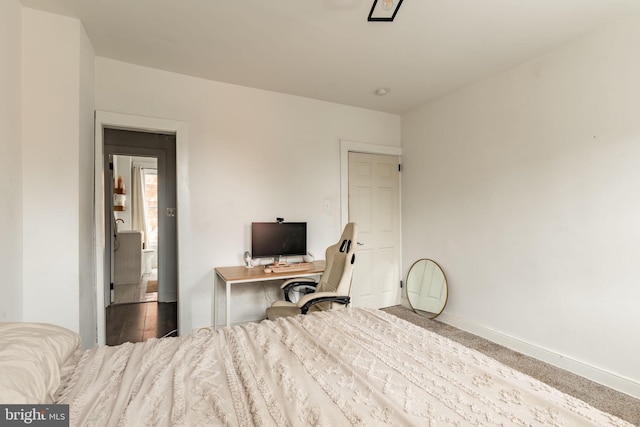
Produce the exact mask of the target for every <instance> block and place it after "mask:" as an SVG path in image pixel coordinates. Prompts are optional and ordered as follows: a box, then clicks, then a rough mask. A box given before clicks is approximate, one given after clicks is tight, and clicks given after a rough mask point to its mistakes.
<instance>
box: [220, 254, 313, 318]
mask: <svg viewBox="0 0 640 427" xmlns="http://www.w3.org/2000/svg"><path fill="white" fill-rule="evenodd" d="M313 265H314V268H312V269H310V270H301V271H288V272H285V273H265V272H264V267H263V266H259V267H253V268H246V267H244V266H237V267H217V268H216V269H215V270H214V271H215V273H214V278H213V279H214V280H213V298H212V299H213V301H212V307H211V317H213V319H212V322H211V323H212V324H213V327H214V329H215V328H217V327H218V316H216V309H217V307H218V293H217V292H216V288H217V287H218V286H217V282H218V280H221V281H223V282H224V284H225V286H224V289H225V299H226V313H225V315H226V326H230V325H231V285H232V284H234V283H250V282H265V281H268V280H280V279H281V280H286V279H292V278H294V277H310V276H311V277H312V276H320V275H321V274H322V273H323V272H324V267H325V261H314V262H313ZM265 310H266V307H265Z"/></svg>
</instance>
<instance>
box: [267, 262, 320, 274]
mask: <svg viewBox="0 0 640 427" xmlns="http://www.w3.org/2000/svg"><path fill="white" fill-rule="evenodd" d="M314 267H315V265H314V264H313V263H312V262H298V263H295V264H280V265H278V266H277V267H276V266H275V265H274V266H272V267H271V271H273V272H274V273H288V272H290V271H305V270H313V268H314Z"/></svg>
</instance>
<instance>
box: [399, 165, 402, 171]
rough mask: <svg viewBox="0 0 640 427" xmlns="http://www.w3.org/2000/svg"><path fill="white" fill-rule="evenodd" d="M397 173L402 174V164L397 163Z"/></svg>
mask: <svg viewBox="0 0 640 427" xmlns="http://www.w3.org/2000/svg"><path fill="white" fill-rule="evenodd" d="M398 172H402V164H401V163H398Z"/></svg>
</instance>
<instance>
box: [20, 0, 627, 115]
mask: <svg viewBox="0 0 640 427" xmlns="http://www.w3.org/2000/svg"><path fill="white" fill-rule="evenodd" d="M21 2H22V4H23V5H24V6H26V7H31V8H35V9H42V10H46V11H50V12H54V13H58V14H62V15H68V16H72V17H76V18H79V19H80V20H81V21H82V23H83V24H84V27H85V29H86V31H87V34H88V35H89V38H90V39H91V42H92V44H93V47H94V49H95V53H96V55H98V56H103V57H108V58H114V59H117V60H121V61H125V62H130V63H133V64H139V65H143V66H147V67H153V68H159V69H163V70H168V71H174V72H177V73H182V74H188V75H192V76H197V77H202V78H205V79H210V80H217V81H221V82H228V83H234V84H238V85H242V86H249V87H254V88H260V89H266V90H270V91H277V92H283V93H288V94H293V95H299V96H304V97H309V98H315V99H321V100H326V101H331V102H337V103H341V104H347V105H353V106H359V107H365V108H370V109H374V110H380V111H387V112H392V113H403V112H406V111H409V110H411V109H412V108H415V107H417V106H420V105H422V104H424V103H426V102H427V101H429V100H430V99H433V98H434V97H437V96H440V95H442V94H444V93H446V92H449V91H451V90H453V89H456V88H458V87H461V86H465V85H468V84H470V83H472V82H474V81H476V80H478V79H480V78H482V77H484V76H487V75H490V74H492V73H495V72H498V71H501V70H504V69H507V68H510V67H513V66H515V65H517V64H520V63H522V62H524V61H526V60H527V59H530V58H533V57H535V56H538V55H540V54H541V53H543V52H545V51H547V50H549V49H551V48H553V47H554V46H557V45H559V44H561V43H563V42H566V41H568V40H571V39H573V38H576V37H578V36H580V35H581V34H583V33H585V32H588V31H590V30H592V29H594V28H598V27H600V26H603V25H605V24H606V23H608V22H612V21H616V20H619V19H622V18H624V17H625V16H627V15H630V14H634V13H638V12H640V0H404V2H403V4H402V6H401V8H400V11H399V12H398V14H397V16H396V19H395V21H394V22H368V21H367V16H368V14H369V10H370V8H371V5H372V2H373V0H21ZM379 87H385V88H389V89H390V93H389V94H387V95H386V96H384V97H380V96H376V95H375V94H374V91H375V90H376V88H379Z"/></svg>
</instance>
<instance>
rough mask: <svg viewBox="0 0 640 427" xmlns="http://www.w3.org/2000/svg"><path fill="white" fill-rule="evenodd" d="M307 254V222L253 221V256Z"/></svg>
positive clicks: (270, 256) (269, 256) (268, 256)
mask: <svg viewBox="0 0 640 427" xmlns="http://www.w3.org/2000/svg"><path fill="white" fill-rule="evenodd" d="M306 254H307V223H306V222H253V223H251V256H252V257H253V258H272V257H280V256H296V255H306Z"/></svg>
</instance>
